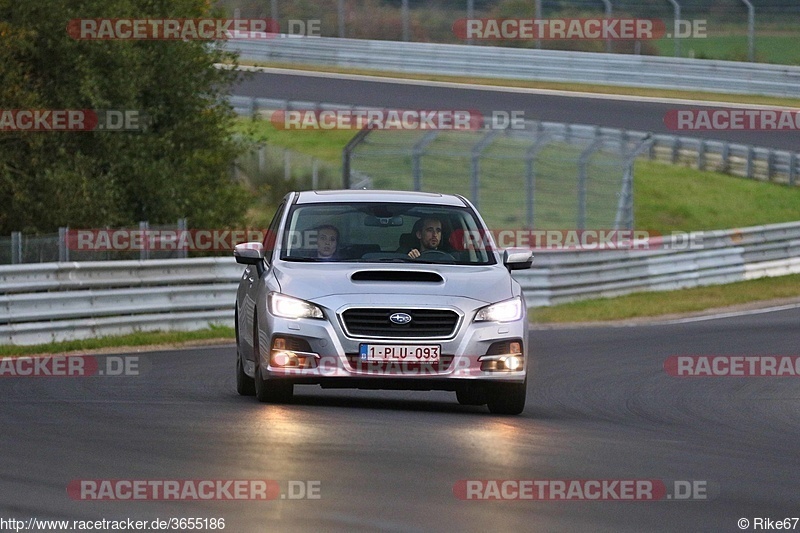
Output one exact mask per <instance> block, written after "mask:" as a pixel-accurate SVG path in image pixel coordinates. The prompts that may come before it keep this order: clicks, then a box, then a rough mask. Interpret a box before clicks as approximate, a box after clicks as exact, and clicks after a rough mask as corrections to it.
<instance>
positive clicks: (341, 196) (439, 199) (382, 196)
mask: <svg viewBox="0 0 800 533" xmlns="http://www.w3.org/2000/svg"><path fill="white" fill-rule="evenodd" d="M339 202H365V203H366V202H377V203H391V202H395V203H409V204H429V205H447V206H456V207H465V206H466V205H467V203H466V202H465V201H464V200H463V199H462V198H461V197H460V196H456V195H453V194H440V193H431V192H415V191H385V190H371V189H340V190H329V191H302V192H300V193H298V196H297V199H296V203H298V204H320V203H339Z"/></svg>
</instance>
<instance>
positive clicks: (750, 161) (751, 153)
mask: <svg viewBox="0 0 800 533" xmlns="http://www.w3.org/2000/svg"><path fill="white" fill-rule="evenodd" d="M754 155H755V153H754V150H753V146H752V145H751V146H748V147H747V166H746V167H745V173H744V174H745V177H746V178H748V179H752V177H753V156H754Z"/></svg>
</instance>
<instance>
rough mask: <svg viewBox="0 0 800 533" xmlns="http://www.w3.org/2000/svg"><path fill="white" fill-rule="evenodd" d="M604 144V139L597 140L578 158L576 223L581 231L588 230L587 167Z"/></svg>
mask: <svg viewBox="0 0 800 533" xmlns="http://www.w3.org/2000/svg"><path fill="white" fill-rule="evenodd" d="M602 144H603V139H602V138H600V137H598V138H596V139H595V140H594V142H592V144H590V145H589V146H588V147H587V148H586V149H585V150H584V151H583V152H581V155H580V157H578V220H577V221H576V226H577V229H579V230H580V229H586V181H587V180H588V176H587V174H586V167H587V165H588V162H589V161H588V160H589V156H591V155H592V153H594V152H595V151H596V150H597V148H598V147H599V146H600V145H602Z"/></svg>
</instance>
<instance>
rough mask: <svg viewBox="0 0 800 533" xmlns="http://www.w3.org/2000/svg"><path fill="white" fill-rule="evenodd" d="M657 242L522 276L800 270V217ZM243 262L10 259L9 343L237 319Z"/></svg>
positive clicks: (589, 287) (5, 271) (4, 340)
mask: <svg viewBox="0 0 800 533" xmlns="http://www.w3.org/2000/svg"><path fill="white" fill-rule="evenodd" d="M679 240H680V242H679ZM686 243H690V244H691V243H693V244H694V247H693V246H687V245H686ZM652 244H653V245H654V247H653V249H651V250H601V251H537V252H536V253H535V259H534V268H532V269H530V270H523V271H516V272H514V277H515V278H516V279H517V280H518V281H519V282H520V284H521V285H522V287H523V290H524V291H525V296H526V298H527V301H528V305H529V306H531V307H538V306H546V305H553V304H558V303H563V302H569V301H574V300H579V299H586V298H597V297H603V296H618V295H622V294H628V293H631V292H637V291H655V290H672V289H678V288H686V287H696V286H702V285H714V284H719V283H730V282H734V281H743V280H747V279H755V278H761V277H767V276H780V275H785V274H793V273H800V222H793V223H786V224H773V225H769V226H756V227H751V228H743V229H737V230H724V231H707V232H696V233H692V234H689V235H688V237H685V238H684V237H681V238H680V239H671V240H669V239H667V241H666V243H665V242H659V241H653V243H652ZM666 245H668V246H669V247H670V248H671V249H665V248H667V246H666ZM681 246H684V247H686V248H687V249H675V248H680V247H681ZM242 270H243V269H242V267H241V266H240V265H237V264H236V263H235V262H234V260H233V258H232V257H224V258H200V259H175V260H150V261H113V262H102V263H46V264H34V265H15V266H0V287H1V288H0V344H17V345H24V344H37V343H44V342H49V341H59V340H68V339H80V338H87V337H94V336H102V335H114V334H123V333H130V332H132V331H136V330H143V331H152V330H159V329H160V330H167V329H178V330H193V329H201V328H204V327H207V326H208V325H209V324H210V323H218V324H224V325H228V326H232V325H233V316H234V312H233V308H234V301H235V298H236V287H237V285H238V280H239V278H240V277H241V273H242Z"/></svg>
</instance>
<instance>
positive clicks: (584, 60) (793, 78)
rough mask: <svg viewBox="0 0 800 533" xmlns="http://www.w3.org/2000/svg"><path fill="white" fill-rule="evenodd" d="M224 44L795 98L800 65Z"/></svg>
mask: <svg viewBox="0 0 800 533" xmlns="http://www.w3.org/2000/svg"><path fill="white" fill-rule="evenodd" d="M225 46H226V48H227V49H228V50H230V51H235V52H238V53H239V54H240V58H241V59H242V60H244V61H249V62H265V63H287V64H306V65H320V66H334V67H343V68H359V69H374V70H385V71H393V72H408V73H415V74H438V75H442V74H444V75H450V76H461V77H480V78H513V79H522V80H533V81H554V82H565V83H594V84H603V85H613V86H627V87H650V88H656V89H677V90H695V91H707V92H717V93H731V94H757V95H765V96H787V97H800V67H796V66H785V65H768V64H761V63H741V62H736V61H717V60H708V59H686V58H675V57H660V56H641V55H623V54H605V53H593V52H567V51H560V50H534V49H526V48H507V47H502V46H469V45H459V44H434V43H413V42H396V41H372V40H362V39H340V38H331V37H308V38H294V39H291V38H275V39H251V40H243V39H231V40H229V41H227V44H226V45H225Z"/></svg>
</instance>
